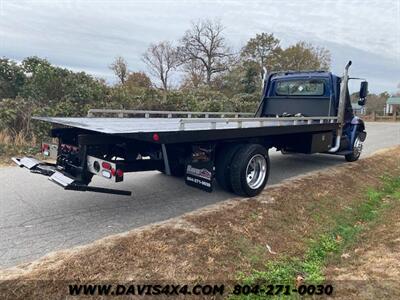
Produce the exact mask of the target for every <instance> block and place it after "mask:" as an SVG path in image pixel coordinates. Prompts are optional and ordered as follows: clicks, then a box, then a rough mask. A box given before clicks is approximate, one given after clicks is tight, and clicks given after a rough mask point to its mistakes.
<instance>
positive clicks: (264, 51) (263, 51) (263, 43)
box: [240, 32, 279, 78]
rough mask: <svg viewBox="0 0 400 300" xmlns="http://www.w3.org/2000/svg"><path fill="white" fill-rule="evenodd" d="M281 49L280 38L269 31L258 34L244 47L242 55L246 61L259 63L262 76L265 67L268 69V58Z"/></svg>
mask: <svg viewBox="0 0 400 300" xmlns="http://www.w3.org/2000/svg"><path fill="white" fill-rule="evenodd" d="M277 49H279V40H278V39H277V38H275V37H274V35H273V34H272V33H271V34H268V33H265V32H263V33H261V34H257V35H256V36H255V37H254V38H251V39H250V40H249V41H248V42H247V44H246V46H244V47H243V49H242V51H241V53H240V56H241V58H242V59H244V60H246V61H254V62H256V63H257V65H258V69H259V70H258V72H259V74H260V78H262V76H263V67H267V69H268V67H269V66H268V60H269V59H270V58H271V57H272V56H273V55H274V53H275V52H276V51H277Z"/></svg>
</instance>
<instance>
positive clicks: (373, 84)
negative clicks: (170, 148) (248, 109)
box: [0, 0, 400, 93]
mask: <svg viewBox="0 0 400 300" xmlns="http://www.w3.org/2000/svg"><path fill="white" fill-rule="evenodd" d="M205 18H209V19H218V20H220V21H221V22H222V24H223V25H224V27H225V36H226V39H227V41H228V43H229V44H230V45H231V46H232V48H233V49H234V50H236V51H239V50H240V48H241V47H242V46H243V45H244V44H245V43H246V41H247V40H248V39H249V38H251V37H254V36H255V35H256V34H257V33H261V32H268V33H273V34H274V35H275V36H276V37H277V38H279V39H280V40H281V45H282V46H288V45H290V44H294V43H296V42H297V41H300V40H304V41H307V42H311V43H313V44H314V45H316V46H322V47H326V48H327V49H329V50H330V52H331V54H332V71H333V72H334V73H336V74H342V72H343V67H344V65H345V64H346V62H347V61H348V60H352V61H353V65H352V67H351V76H354V77H364V78H367V79H368V81H369V90H370V91H371V92H374V93H380V92H383V91H388V92H392V93H393V92H396V91H397V90H398V88H397V85H398V84H399V83H400V0H363V1H358V0H347V1H345V0H343V1H342V0H334V1H331V0H325V1H322V0H303V1H301V0H291V1H288V0H279V1H278V0H262V1H256V0H254V1H252V0H247V1H239V0H229V1H228V0H214V1H194V0H181V1H179V0H165V1H161V0H158V1H155V0H148V1H144V0H130V1H128V0H126V1H122V0H117V1H111V0H109V1H103V0H92V1H89V0H86V1H83V0H81V1H78V0H75V1H72V0H71V1H67V0H47V1H40V0H36V1H25V0H0V57H2V56H5V57H8V58H11V59H14V60H17V61H21V60H22V59H23V58H25V57H27V56H33V55H36V56H39V57H43V58H47V59H48V60H49V61H50V62H51V63H53V64H56V65H59V66H63V67H66V68H70V69H72V70H75V71H81V70H82V71H86V72H88V73H90V74H93V75H95V76H97V77H102V78H105V79H107V81H108V82H113V81H114V80H115V78H114V76H113V74H112V71H111V70H110V69H109V68H108V66H109V65H110V63H111V62H112V61H113V59H114V58H115V57H116V56H119V55H121V56H123V57H124V58H125V59H126V60H127V62H128V66H129V69H130V70H131V71H146V66H145V65H144V63H143V62H142V60H141V55H142V54H143V52H144V51H145V50H146V48H147V47H148V46H149V44H150V43H153V42H158V41H163V40H169V41H174V42H175V43H177V42H178V41H179V39H180V38H181V37H182V35H183V34H184V32H185V31H186V30H187V29H189V28H190V25H191V22H193V21H197V20H200V19H205Z"/></svg>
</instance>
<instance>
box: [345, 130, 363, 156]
mask: <svg viewBox="0 0 400 300" xmlns="http://www.w3.org/2000/svg"><path fill="white" fill-rule="evenodd" d="M357 135H358V134H357ZM356 139H357V136H356V138H355V139H354V141H355V140H356ZM352 150H353V151H352V153H351V154H346V155H345V156H344V159H345V160H346V161H347V162H354V161H357V160H358V159H359V158H360V156H361V153H360V155H358V156H355V154H354V143H353V146H352Z"/></svg>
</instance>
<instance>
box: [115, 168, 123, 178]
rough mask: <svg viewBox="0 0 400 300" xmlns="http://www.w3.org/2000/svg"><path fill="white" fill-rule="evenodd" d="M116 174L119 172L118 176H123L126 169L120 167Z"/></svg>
mask: <svg viewBox="0 0 400 300" xmlns="http://www.w3.org/2000/svg"><path fill="white" fill-rule="evenodd" d="M115 174H117V177H122V176H124V171H122V170H121V169H118V170H117V171H116V172H115Z"/></svg>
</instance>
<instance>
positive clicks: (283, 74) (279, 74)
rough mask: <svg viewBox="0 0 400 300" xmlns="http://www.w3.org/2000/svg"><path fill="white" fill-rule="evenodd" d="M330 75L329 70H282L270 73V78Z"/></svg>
mask: <svg viewBox="0 0 400 300" xmlns="http://www.w3.org/2000/svg"><path fill="white" fill-rule="evenodd" d="M331 76H332V73H331V72H327V71H300V72H299V71H284V72H277V73H274V74H272V78H271V79H282V78H285V79H287V78H315V77H319V78H329V77H331Z"/></svg>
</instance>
